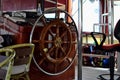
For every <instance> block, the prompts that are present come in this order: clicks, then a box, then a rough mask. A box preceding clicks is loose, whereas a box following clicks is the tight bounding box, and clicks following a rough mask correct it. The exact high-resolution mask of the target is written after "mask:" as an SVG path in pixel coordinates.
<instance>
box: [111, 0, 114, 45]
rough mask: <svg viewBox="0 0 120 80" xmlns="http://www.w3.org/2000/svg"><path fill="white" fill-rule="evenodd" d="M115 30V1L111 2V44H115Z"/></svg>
mask: <svg viewBox="0 0 120 80" xmlns="http://www.w3.org/2000/svg"><path fill="white" fill-rule="evenodd" d="M113 28H114V1H113V0H111V44H113V43H114V41H113Z"/></svg>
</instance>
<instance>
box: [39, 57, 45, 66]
mask: <svg viewBox="0 0 120 80" xmlns="http://www.w3.org/2000/svg"><path fill="white" fill-rule="evenodd" d="M45 59H46V57H43V59H41V60H40V61H39V62H38V64H39V65H41V64H42V63H43V61H44V60H45Z"/></svg>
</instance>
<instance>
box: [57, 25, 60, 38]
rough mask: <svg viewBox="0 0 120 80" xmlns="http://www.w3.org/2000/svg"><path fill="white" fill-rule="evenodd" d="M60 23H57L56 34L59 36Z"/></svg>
mask: <svg viewBox="0 0 120 80" xmlns="http://www.w3.org/2000/svg"><path fill="white" fill-rule="evenodd" d="M59 33H60V32H59V25H56V36H57V37H59Z"/></svg>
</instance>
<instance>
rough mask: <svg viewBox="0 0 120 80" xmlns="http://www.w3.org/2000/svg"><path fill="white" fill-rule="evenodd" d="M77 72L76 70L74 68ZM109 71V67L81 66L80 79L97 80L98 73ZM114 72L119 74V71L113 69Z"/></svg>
mask: <svg viewBox="0 0 120 80" xmlns="http://www.w3.org/2000/svg"><path fill="white" fill-rule="evenodd" d="M76 73H77V70H76ZM107 73H109V69H108V68H99V67H85V66H83V67H82V80H99V79H98V78H97V77H98V75H100V74H107ZM115 73H116V74H120V73H119V72H117V71H116V70H115ZM77 76H78V75H77V74H76V78H75V80H78V79H77Z"/></svg>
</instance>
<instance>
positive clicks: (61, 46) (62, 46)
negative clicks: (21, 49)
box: [30, 9, 78, 75]
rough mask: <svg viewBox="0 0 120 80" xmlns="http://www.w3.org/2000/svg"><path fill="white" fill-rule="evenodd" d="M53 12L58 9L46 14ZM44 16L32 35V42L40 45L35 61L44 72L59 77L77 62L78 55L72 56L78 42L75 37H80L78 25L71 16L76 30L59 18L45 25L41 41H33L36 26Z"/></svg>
mask: <svg viewBox="0 0 120 80" xmlns="http://www.w3.org/2000/svg"><path fill="white" fill-rule="evenodd" d="M57 10H58V9H57ZM51 11H52V12H56V9H55V10H48V11H46V13H48V12H51ZM60 12H61V10H59V11H58V12H57V15H59V13H60ZM62 12H64V11H62ZM64 13H65V14H67V13H66V12H64ZM43 15H44V14H42V15H41V16H40V17H39V18H38V20H37V21H36V22H35V24H34V26H33V28H32V31H31V34H30V42H32V43H37V44H39V46H37V49H39V53H38V54H37V55H34V57H33V60H34V62H35V64H36V66H37V67H38V69H40V70H41V71H42V72H44V73H46V74H48V75H59V74H62V73H63V72H65V71H66V70H67V69H69V67H70V66H71V65H72V64H73V62H74V60H75V57H76V53H73V54H71V52H72V48H73V45H75V44H77V41H75V40H74V39H73V37H74V36H77V35H78V33H77V29H76V25H75V22H74V21H73V19H72V18H71V16H70V17H69V18H71V21H72V26H74V28H71V24H66V23H65V22H64V21H62V20H61V19H60V17H58V16H57V17H56V18H55V19H54V20H51V21H50V22H49V23H47V24H45V25H44V27H43V29H42V31H41V34H40V37H39V40H33V34H34V30H35V27H36V24H37V23H38V22H39V20H40V19H41V18H42V16H43ZM67 16H69V14H67ZM73 32H75V35H73ZM76 38H77V37H76ZM36 56H37V57H36ZM63 65H64V66H63ZM46 66H49V67H46ZM59 66H61V67H59ZM51 68H52V69H51Z"/></svg>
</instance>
